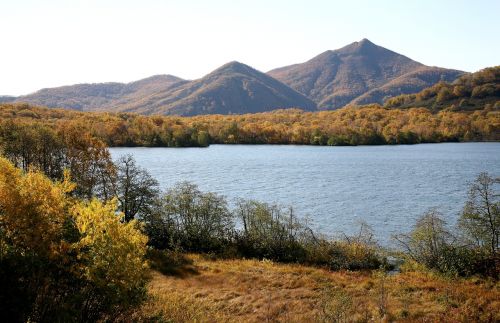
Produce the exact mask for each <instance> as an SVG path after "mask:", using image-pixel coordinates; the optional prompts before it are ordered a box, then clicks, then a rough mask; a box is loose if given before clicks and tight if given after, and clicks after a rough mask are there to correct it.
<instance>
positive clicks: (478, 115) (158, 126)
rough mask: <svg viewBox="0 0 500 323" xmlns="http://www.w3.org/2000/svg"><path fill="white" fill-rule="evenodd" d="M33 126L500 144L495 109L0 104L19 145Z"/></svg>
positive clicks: (117, 139)
mask: <svg viewBox="0 0 500 323" xmlns="http://www.w3.org/2000/svg"><path fill="white" fill-rule="evenodd" d="M33 127H45V128H47V129H50V131H55V132H61V131H66V130H65V129H68V128H71V129H81V130H80V131H88V132H89V133H91V134H92V135H93V136H96V137H97V138H100V139H102V140H103V141H104V142H105V143H106V144H107V145H108V146H148V147H187V146H208V145H209V144H216V143H219V144H237V143H239V144H303V145H372V144H376V145H380V144H413V143H423V142H446V141H478V140H479V141H480V140H483V141H489V140H500V111H498V110H491V109H485V110H478V111H474V112H452V111H441V112H438V113H432V112H431V111H429V110H428V109H425V108H411V109H405V110H400V109H389V108H383V107H380V106H377V105H374V106H366V107H362V108H354V107H349V108H343V109H339V110H336V111H322V112H304V111H301V110H297V109H287V110H277V111H273V112H266V113H256V114H245V115H226V116H224V115H206V116H195V117H176V116H143V115H138V114H132V113H119V114H113V113H90V112H77V111H68V110H61V109H49V108H41V107H35V106H30V105H26V104H7V103H6V104H1V105H0V134H3V136H18V138H19V140H20V142H24V141H23V139H22V138H23V135H21V134H20V133H19V132H20V131H21V132H22V131H27V129H30V128H33ZM16 129H18V130H16ZM1 136H2V135H0V137H1ZM28 142H29V141H28Z"/></svg>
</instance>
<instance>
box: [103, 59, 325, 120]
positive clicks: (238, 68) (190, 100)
mask: <svg viewBox="0 0 500 323" xmlns="http://www.w3.org/2000/svg"><path fill="white" fill-rule="evenodd" d="M293 107H295V108H297V107H298V108H302V109H304V110H315V109H316V104H315V103H314V102H312V101H311V100H309V99H308V98H306V97H305V96H303V95H302V94H300V93H298V92H296V91H294V90H292V89H291V88H289V87H288V86H286V85H285V84H283V83H281V82H279V81H277V80H275V79H273V78H272V77H270V76H268V75H266V74H264V73H262V72H259V71H257V70H255V69H253V68H251V67H250V66H248V65H245V64H242V63H239V62H230V63H228V64H225V65H223V66H222V67H220V68H218V69H216V70H215V71H213V72H212V73H210V74H208V75H206V76H204V77H203V78H201V79H198V80H194V81H191V82H185V83H183V84H180V85H178V86H174V87H172V88H171V89H169V90H167V91H163V92H158V93H156V94H154V95H151V96H150V97H148V99H147V100H143V101H140V102H137V101H136V102H130V103H128V104H126V105H123V106H118V107H116V110H118V111H133V112H138V113H144V114H176V115H197V114H232V113H233V114H242V113H255V112H264V111H269V110H274V109H278V108H293ZM104 109H106V108H104Z"/></svg>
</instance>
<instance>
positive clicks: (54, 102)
mask: <svg viewBox="0 0 500 323" xmlns="http://www.w3.org/2000/svg"><path fill="white" fill-rule="evenodd" d="M463 74H464V72H462V71H458V70H451V69H445V68H439V67H431V66H426V65H423V64H421V63H419V62H416V61H413V60H411V59H410V58H408V57H406V56H403V55H400V54H398V53H395V52H393V51H390V50H388V49H385V48H383V47H381V46H378V45H375V44H373V43H372V42H370V41H369V40H367V39H363V40H361V41H359V42H354V43H352V44H350V45H347V46H345V47H343V48H340V49H337V50H329V51H326V52H324V53H322V54H320V55H318V56H316V57H314V58H312V59H311V60H309V61H307V62H305V63H301V64H295V65H290V66H285V67H281V68H277V69H274V70H271V71H269V72H268V73H267V74H266V73H262V72H259V71H257V70H255V69H253V68H252V67H250V66H248V65H245V64H242V63H239V62H230V63H228V64H225V65H223V66H221V67H220V68H218V69H216V70H215V71H213V72H211V73H210V74H208V75H206V76H204V77H202V78H200V79H197V80H192V81H188V80H183V79H181V78H178V77H176V76H172V75H156V76H152V77H149V78H146V79H142V80H139V81H136V82H131V83H96V84H77V85H71V86H62V87H56V88H48V89H42V90H40V91H37V92H35V93H32V94H29V95H25V96H21V97H17V98H12V97H0V102H1V101H5V102H9V101H17V102H27V103H32V104H37V105H45V106H48V107H60V108H69V109H74V110H80V111H112V112H118V111H122V112H136V113H142V114H176V115H197V114H242V113H255V112H264V111H269V110H274V109H279V108H292V107H293V108H301V109H303V110H307V111H311V110H317V109H320V110H328V109H337V108H340V107H343V106H345V105H363V104H369V103H379V104H383V103H384V102H385V101H386V100H387V99H389V98H391V97H394V96H398V95H401V94H411V93H416V92H419V91H421V90H423V89H425V88H427V87H429V86H432V85H434V84H436V83H438V82H441V81H444V82H452V81H453V80H455V79H456V78H457V77H459V76H461V75H463Z"/></svg>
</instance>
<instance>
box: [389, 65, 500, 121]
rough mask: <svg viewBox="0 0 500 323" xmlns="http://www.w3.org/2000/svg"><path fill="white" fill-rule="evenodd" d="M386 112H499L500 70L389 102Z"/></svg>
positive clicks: (460, 79) (462, 78)
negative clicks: (426, 109)
mask: <svg viewBox="0 0 500 323" xmlns="http://www.w3.org/2000/svg"><path fill="white" fill-rule="evenodd" d="M384 106H385V107H388V108H399V109H401V108H411V107H425V108H428V109H429V110H431V111H439V110H443V109H448V110H450V111H470V110H478V109H483V108H486V109H490V110H491V109H493V110H498V109H500V66H496V67H489V68H485V69H484V70H481V71H479V72H476V73H472V74H466V75H463V76H461V77H460V78H458V79H457V80H456V81H454V82H451V83H447V82H439V83H438V84H436V85H434V86H431V87H429V88H426V89H424V90H422V91H420V92H418V93H415V94H408V95H400V96H396V97H394V98H390V99H388V100H387V101H386V102H385V104H384Z"/></svg>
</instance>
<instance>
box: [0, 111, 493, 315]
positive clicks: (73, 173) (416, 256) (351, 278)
mask: <svg viewBox="0 0 500 323" xmlns="http://www.w3.org/2000/svg"><path fill="white" fill-rule="evenodd" d="M376 109H378V108H376ZM346 111H353V112H356V113H358V112H359V111H361V112H362V111H363V110H346ZM346 111H344V112H346ZM46 112H48V111H46ZM56 112H57V111H56ZM54 124H57V122H56V123H54ZM54 124H51V123H50V122H49V123H47V124H44V123H33V122H28V123H24V121H19V120H17V119H15V120H8V121H5V122H4V123H3V124H2V128H1V131H0V138H1V141H0V153H1V154H2V155H3V156H4V157H0V283H1V286H2V289H1V291H0V313H1V314H2V318H5V319H7V320H8V321H12V322H25V321H30V322H53V321H61V322H66V321H83V322H92V321H97V320H123V321H127V320H129V319H130V318H131V317H135V318H136V319H137V320H145V321H151V320H157V319H158V320H160V319H162V318H163V319H165V320H174V321H193V320H198V321H214V320H216V321H219V320H220V321H222V320H226V319H228V318H231V320H234V319H235V318H240V319H243V320H249V321H259V320H262V319H265V320H269V321H270V320H274V319H281V320H284V321H290V320H294V319H295V320H297V321H310V320H318V321H322V320H323V321H332V320H333V321H346V320H353V319H355V320H358V321H369V320H372V319H375V318H385V319H388V320H391V319H402V320H404V319H408V320H413V319H419V318H422V317H425V318H431V319H435V320H440V319H441V318H446V319H448V318H450V321H453V320H463V321H468V320H496V319H497V317H496V316H495V315H496V313H497V312H498V311H495V309H498V306H499V304H498V301H496V299H498V283H497V281H498V277H499V272H500V261H499V260H500V257H499V234H500V201H499V200H498V198H499V195H498V191H497V186H498V184H499V183H500V180H499V179H497V178H494V177H491V176H490V175H488V174H481V175H480V176H479V177H478V178H477V180H476V181H475V182H474V183H472V184H471V188H470V192H469V198H468V200H467V202H466V204H465V206H464V208H463V212H462V214H461V216H460V221H459V224H458V228H457V229H450V228H449V227H448V226H447V225H446V223H445V222H444V220H443V219H442V218H441V217H440V215H439V213H438V212H437V211H430V212H428V213H427V214H424V215H423V216H422V218H421V219H420V220H419V221H418V222H417V223H416V225H415V227H414V229H413V230H412V231H411V232H409V233H406V234H402V235H400V236H398V237H396V239H397V240H398V241H399V243H400V244H401V246H402V251H401V253H399V254H398V257H401V258H403V259H406V269H407V270H408V271H405V272H404V273H403V274H397V275H394V276H389V277H388V276H387V273H386V271H387V270H389V269H391V268H392V266H391V265H390V264H388V262H387V259H386V256H387V251H385V250H383V249H382V248H380V247H379V246H378V245H377V243H376V241H375V240H374V237H373V234H372V232H371V230H370V228H369V226H367V225H362V227H361V229H360V230H359V234H358V235H355V236H345V237H344V238H343V239H337V240H332V239H330V238H327V237H323V236H321V235H319V234H317V233H315V232H314V231H313V230H311V228H309V227H308V226H307V223H306V222H305V221H304V220H302V219H301V218H300V217H299V216H297V215H296V214H295V212H294V210H293V208H291V207H283V206H279V205H271V204H266V203H261V202H259V201H251V200H240V201H238V203H237V204H236V206H235V207H234V208H229V207H228V203H227V200H226V199H225V198H224V197H223V196H220V195H217V194H214V193H210V192H201V191H200V190H199V189H198V188H197V187H196V186H195V185H193V184H190V183H179V184H178V185H176V186H174V187H172V188H171V189H169V190H167V191H165V192H161V191H160V190H159V186H158V183H157V182H156V180H155V179H154V178H153V177H152V176H151V175H150V174H148V173H147V172H146V171H145V170H144V169H142V168H141V167H139V166H138V165H137V164H136V163H135V161H134V159H133V158H132V156H124V157H122V158H120V159H119V160H116V161H112V160H111V157H110V154H109V152H108V150H107V148H106V144H105V143H103V142H102V141H101V140H100V139H99V138H97V137H95V136H94V134H93V133H91V132H89V131H88V128H87V127H86V126H85V125H84V124H79V123H78V122H77V123H72V122H69V121H68V122H63V123H61V124H58V126H57V127H56V128H54V127H53V125H54ZM188 253H197V254H201V256H195V255H190V256H185V255H186V254H188ZM208 258H210V259H218V260H217V261H215V260H208ZM242 259H254V260H242ZM259 260H261V261H259ZM274 262H276V263H278V262H279V263H288V264H289V265H277V264H276V263H274ZM299 264H300V265H299ZM411 264H413V265H412V266H413V267H412V268H410V267H409V266H410V265H411ZM305 266H313V267H314V268H312V267H305ZM148 267H149V268H148ZM231 267H232V268H231ZM320 268H321V269H320ZM415 268H417V270H415ZM151 270H153V271H151ZM330 270H333V271H338V272H336V273H331V272H329V271H330ZM352 271H354V272H352ZM148 275H152V276H151V277H152V281H151V282H150V283H149V285H148ZM165 275H166V276H165ZM151 277H150V278H151ZM171 277H177V278H175V279H174V278H171ZM462 277H467V278H462ZM470 277H473V278H470ZM422 286H432V287H429V289H428V290H426V289H424V290H422V288H423V287H422ZM267 291H271V294H267ZM247 292H248V293H250V294H249V296H248V297H245V296H243V295H244V293H247ZM405 293H406V294H405ZM474 293H476V297H475V298H472V296H471V295H472V294H474ZM263 295H266V296H264V298H262V297H263ZM268 295H271V296H268ZM401 295H402V296H401ZM477 295H480V296H479V298H478V297H477ZM285 297H287V298H288V297H289V298H291V299H292V300H294V301H293V302H292V303H287V302H285V301H284V300H283V299H284V298H285ZM443 297H444V298H443ZM441 299H442V300H441ZM463 302H465V303H464V304H462V303H463ZM318 304H319V305H318ZM318 306H319V307H318Z"/></svg>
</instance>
